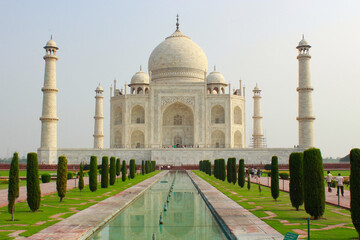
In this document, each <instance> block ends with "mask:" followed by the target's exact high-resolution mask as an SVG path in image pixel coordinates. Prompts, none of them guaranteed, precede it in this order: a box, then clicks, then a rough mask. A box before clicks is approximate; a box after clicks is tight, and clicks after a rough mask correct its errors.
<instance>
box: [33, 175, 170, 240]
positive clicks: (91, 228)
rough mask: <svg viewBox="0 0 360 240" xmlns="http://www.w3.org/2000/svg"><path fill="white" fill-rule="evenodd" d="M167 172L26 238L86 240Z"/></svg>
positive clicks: (37, 239) (34, 239) (36, 239)
mask: <svg viewBox="0 0 360 240" xmlns="http://www.w3.org/2000/svg"><path fill="white" fill-rule="evenodd" d="M167 173H168V171H162V172H160V173H158V174H156V175H155V176H153V177H151V178H148V179H146V180H144V181H142V182H140V183H138V184H136V185H135V186H132V187H130V188H128V189H126V190H124V191H122V192H120V193H118V194H116V195H114V196H112V197H109V198H107V199H105V200H103V201H101V202H99V203H98V204H95V205H93V206H91V207H89V208H86V209H84V210H82V211H80V212H78V213H77V214H74V215H72V216H71V217H68V218H66V219H64V220H62V221H60V222H58V223H56V224H54V225H52V226H50V227H48V228H45V229H43V230H42V231H40V232H38V233H36V234H34V235H32V236H30V237H28V238H27V239H29V240H43V239H51V240H76V239H87V238H88V237H90V236H91V235H92V234H93V233H94V232H95V231H96V230H97V229H99V228H100V227H102V226H103V225H104V224H105V223H106V222H107V221H109V220H110V219H111V218H112V217H113V216H115V215H116V214H117V213H118V212H120V211H121V210H122V209H124V208H125V207H126V206H128V205H129V204H130V203H132V202H133V201H134V200H135V199H137V197H138V196H140V195H141V194H143V193H144V192H145V191H146V190H147V189H149V188H150V187H151V186H152V185H153V184H154V183H156V182H157V181H158V180H159V179H161V178H162V177H163V176H164V175H165V174H167Z"/></svg>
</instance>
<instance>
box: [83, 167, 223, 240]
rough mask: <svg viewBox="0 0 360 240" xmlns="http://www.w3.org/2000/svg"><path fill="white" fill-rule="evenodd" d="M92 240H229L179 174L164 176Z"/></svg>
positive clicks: (191, 186) (202, 202)
mask: <svg viewBox="0 0 360 240" xmlns="http://www.w3.org/2000/svg"><path fill="white" fill-rule="evenodd" d="M170 189H172V191H171V192H170ZM169 192H170V197H169ZM167 200H168V203H167ZM165 204H166V209H167V210H166V211H165V210H164V208H165ZM160 214H161V215H162V222H163V224H160V223H159V221H160ZM90 239H94V240H99V239H104V240H105V239H127V240H130V239H141V240H142V239H150V240H152V239H156V240H160V239H167V240H169V239H194V240H195V239H204V240H205V239H227V238H226V236H225V235H224V234H223V232H222V230H221V229H220V227H219V225H218V224H217V222H216V220H215V219H214V218H213V216H212V214H211V212H210V210H209V209H208V207H207V206H206V204H205V203H204V201H203V199H202V198H201V196H200V195H199V194H198V193H197V190H196V189H195V186H194V185H193V183H192V182H191V180H190V178H189V177H188V175H187V174H186V173H185V172H181V171H179V172H170V173H169V174H167V175H166V176H164V177H163V178H162V179H161V180H160V181H159V182H157V183H156V184H154V186H152V187H151V188H150V189H149V190H147V191H146V192H145V193H144V194H143V195H142V196H141V197H140V198H138V199H137V200H136V201H135V202H133V203H132V204H131V205H130V206H128V207H127V208H125V209H124V210H123V211H122V212H121V213H120V214H119V215H118V216H117V217H115V218H114V219H113V220H111V221H110V222H109V223H107V224H106V225H104V227H103V228H102V229H100V230H99V231H98V232H96V233H95V234H94V235H93V236H92V238H90Z"/></svg>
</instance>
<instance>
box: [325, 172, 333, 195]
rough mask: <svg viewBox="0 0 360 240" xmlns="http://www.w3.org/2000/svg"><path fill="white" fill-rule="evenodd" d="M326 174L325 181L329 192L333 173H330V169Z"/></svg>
mask: <svg viewBox="0 0 360 240" xmlns="http://www.w3.org/2000/svg"><path fill="white" fill-rule="evenodd" d="M327 173H328V174H327V176H326V182H327V184H328V192H331V191H332V190H331V184H332V179H333V175H331V173H330V171H328V172H327Z"/></svg>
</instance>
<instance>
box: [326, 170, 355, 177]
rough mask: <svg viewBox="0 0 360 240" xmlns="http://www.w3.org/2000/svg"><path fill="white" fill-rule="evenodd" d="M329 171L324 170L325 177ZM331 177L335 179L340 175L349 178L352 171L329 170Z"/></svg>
mask: <svg viewBox="0 0 360 240" xmlns="http://www.w3.org/2000/svg"><path fill="white" fill-rule="evenodd" d="M327 171H328V170H324V176H326V175H327ZM329 171H330V173H331V175H333V176H334V177H336V176H337V175H338V174H339V173H340V174H341V176H346V177H349V176H350V170H329Z"/></svg>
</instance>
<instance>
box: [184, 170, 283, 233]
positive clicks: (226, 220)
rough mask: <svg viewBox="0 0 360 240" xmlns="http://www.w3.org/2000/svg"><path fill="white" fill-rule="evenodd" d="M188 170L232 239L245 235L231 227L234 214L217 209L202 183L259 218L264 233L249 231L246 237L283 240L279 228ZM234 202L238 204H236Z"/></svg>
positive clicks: (238, 207) (207, 203)
mask: <svg viewBox="0 0 360 240" xmlns="http://www.w3.org/2000/svg"><path fill="white" fill-rule="evenodd" d="M186 172H187V174H188V176H189V177H190V179H191V180H192V182H193V183H194V185H195V187H196V189H198V191H199V193H201V196H202V197H203V198H204V201H205V203H206V205H208V207H209V209H210V211H211V212H212V214H213V215H214V217H215V219H216V221H218V223H219V225H220V227H221V228H222V229H223V230H224V231H225V234H227V235H228V237H230V238H231V239H244V235H242V234H239V233H236V232H235V229H234V226H231V227H230V226H229V225H228V224H227V223H229V222H230V221H229V220H230V219H229V218H231V217H232V216H233V215H232V214H231V215H225V214H223V213H221V211H220V209H217V208H216V207H215V206H214V201H213V200H211V199H210V200H209V199H208V197H207V192H209V190H206V189H201V186H199V185H200V183H201V184H204V185H208V186H209V187H210V188H211V191H212V192H217V193H218V194H219V196H220V197H222V198H223V199H222V200H225V201H227V202H228V203H230V204H231V205H233V207H234V206H237V207H235V208H237V209H236V210H240V211H242V212H243V213H245V214H246V216H251V217H252V218H256V220H257V223H256V225H258V224H259V225H261V226H262V227H261V228H260V229H261V230H262V231H263V232H264V233H263V234H262V235H261V236H260V235H259V234H251V233H249V235H247V237H246V239H276V240H282V239H283V238H284V236H283V235H282V234H281V233H279V232H278V231H277V230H275V229H274V228H273V227H271V226H270V225H268V224H267V223H265V222H264V221H262V220H261V219H260V218H258V217H256V216H255V215H254V214H253V213H251V212H250V211H249V210H247V209H245V208H243V207H242V206H240V205H239V204H238V203H237V202H235V201H233V200H232V199H230V198H229V197H228V196H226V195H225V194H223V193H222V192H221V191H219V190H218V189H216V188H215V187H214V186H212V185H211V184H210V183H208V182H207V181H205V180H204V179H202V178H201V177H199V176H198V175H196V174H195V173H194V172H193V171H192V170H187V171H186ZM205 190H206V191H205ZM234 204H236V205H234ZM224 228H225V229H224ZM266 231H270V232H272V233H266ZM259 237H260V238H259ZM264 237H265V238H264Z"/></svg>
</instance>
